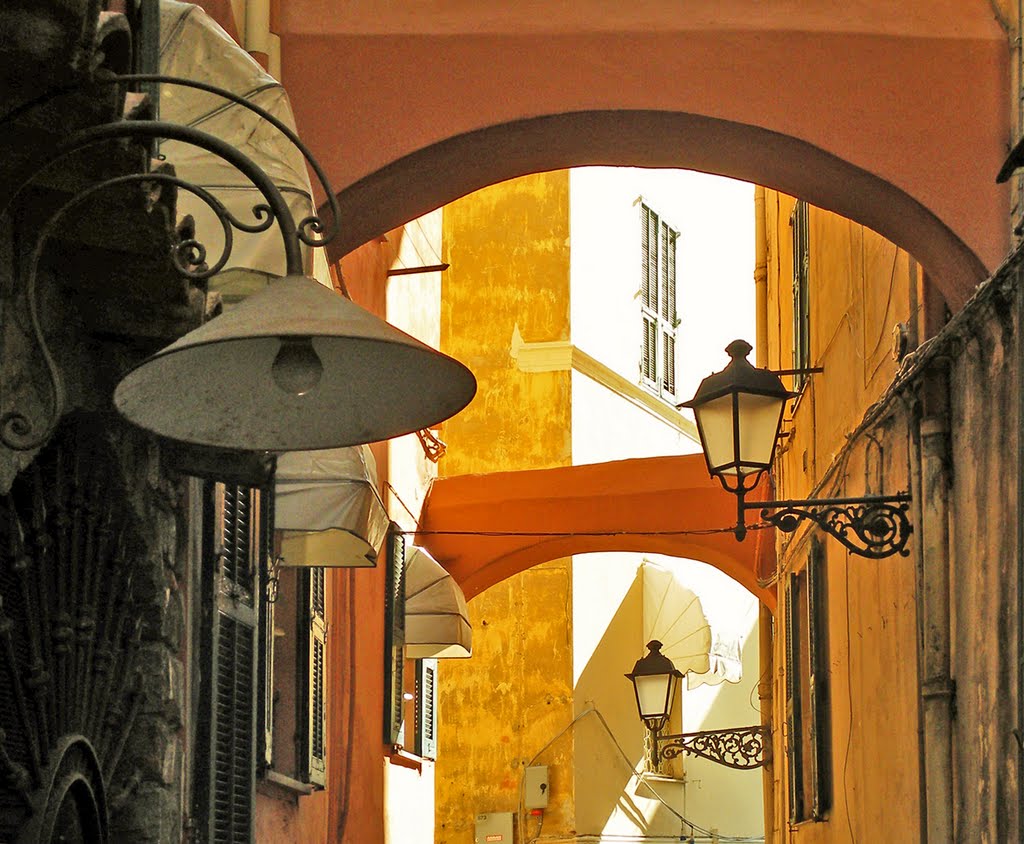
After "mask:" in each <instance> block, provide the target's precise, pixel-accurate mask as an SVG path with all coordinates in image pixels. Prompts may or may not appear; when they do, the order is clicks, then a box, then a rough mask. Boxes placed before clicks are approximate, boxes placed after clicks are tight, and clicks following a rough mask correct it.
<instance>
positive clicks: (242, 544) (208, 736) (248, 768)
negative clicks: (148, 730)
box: [196, 484, 260, 844]
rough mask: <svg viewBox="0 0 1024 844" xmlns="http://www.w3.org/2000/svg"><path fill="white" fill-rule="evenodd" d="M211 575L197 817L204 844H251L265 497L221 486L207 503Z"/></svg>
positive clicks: (206, 587) (206, 592)
mask: <svg viewBox="0 0 1024 844" xmlns="http://www.w3.org/2000/svg"><path fill="white" fill-rule="evenodd" d="M207 500H208V502H209V504H208V508H207V510H206V513H207V515H208V517H209V518H208V521H207V522H206V524H207V525H209V527H208V528H207V530H206V541H205V543H204V548H205V550H204V557H205V559H206V561H207V565H206V566H204V575H203V602H204V604H205V612H204V616H205V618H206V619H208V621H207V622H206V623H205V630H204V631H203V632H204V636H203V640H204V641H203V646H202V651H201V659H202V666H203V668H202V670H201V672H200V674H201V681H200V707H201V712H202V713H203V714H202V715H201V716H200V723H201V726H200V728H199V736H200V741H199V744H198V747H199V749H198V750H197V766H196V799H197V818H198V821H199V823H200V824H201V825H202V826H204V827H205V828H204V829H203V830H202V831H201V833H202V838H203V840H207V841H210V842H212V844H251V842H252V841H253V837H254V826H255V825H254V810H255V787H256V743H257V742H256V738H257V694H256V688H257V687H256V683H257V677H258V675H259V671H258V662H257V658H258V654H259V647H258V644H257V627H258V624H257V621H258V612H259V607H258V605H257V600H256V599H257V597H258V595H259V589H258V588H257V583H256V572H257V568H258V567H257V558H258V556H259V553H260V544H259V541H258V540H259V536H260V531H259V527H260V526H259V524H258V519H259V495H258V493H257V492H256V491H255V490H252V489H249V488H247V487H238V486H233V485H227V486H224V485H221V484H216V485H213V486H212V487H211V489H210V494H209V495H208V497H207Z"/></svg>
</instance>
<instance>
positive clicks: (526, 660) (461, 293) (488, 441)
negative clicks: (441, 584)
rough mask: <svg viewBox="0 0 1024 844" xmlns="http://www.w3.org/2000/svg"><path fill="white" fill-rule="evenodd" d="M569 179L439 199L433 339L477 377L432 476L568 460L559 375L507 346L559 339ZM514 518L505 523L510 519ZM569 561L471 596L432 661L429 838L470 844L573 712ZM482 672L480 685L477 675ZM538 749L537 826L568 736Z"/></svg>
mask: <svg viewBox="0 0 1024 844" xmlns="http://www.w3.org/2000/svg"><path fill="white" fill-rule="evenodd" d="M568 210H569V176H568V173H567V172H565V171H561V172H554V173H542V174H537V175H534V176H529V177H526V178H523V179H517V180H515V181H512V182H506V183H504V184H500V185H496V186H494V187H491V188H488V189H486V190H483V191H480V192H478V193H475V194H472V195H470V196H467V197H465V198H463V199H461V200H459V201H457V202H455V203H453V204H451V205H449V206H446V207H445V209H444V224H443V242H444V260H445V261H446V262H448V263H450V264H451V267H450V269H448V270H447V271H446V272H445V273H444V277H443V281H442V303H443V304H442V313H441V348H442V349H443V350H444V351H445V352H446V353H447V354H450V355H453V356H454V357H456V358H458V359H459V360H461V361H463V362H464V363H465V364H466V365H467V366H469V367H470V368H471V369H472V370H473V373H474V374H475V375H476V377H477V380H478V384H479V391H478V393H477V396H476V398H475V399H474V401H473V402H472V404H471V405H470V406H469V407H468V408H467V409H466V410H464V411H463V412H462V413H460V414H459V415H457V416H456V417H454V418H453V419H451V420H449V421H448V422H446V423H445V425H444V428H443V431H442V434H441V436H442V439H444V440H445V441H446V442H447V444H448V453H447V456H446V457H445V458H444V459H443V460H442V461H441V463H440V472H441V474H443V475H458V474H466V473H484V472H493V471H502V470H512V469H533V468H546V467H552V466H565V465H569V464H570V463H571V459H572V455H571V448H570V422H571V416H570V399H571V389H570V373H569V372H550V373H524V372H521V371H520V370H519V369H518V368H517V367H516V366H515V363H514V361H513V359H512V357H511V356H510V354H509V349H510V343H511V339H512V336H513V330H514V328H515V327H516V326H517V325H518V327H519V331H520V333H521V335H522V338H523V339H524V340H526V341H527V342H534V341H538V342H540V341H557V340H568V339H569V223H568V221H569V214H568ZM510 527H514V526H510ZM571 595H572V591H571V573H570V568H569V561H568V560H556V561H553V562H550V563H547V564H545V565H543V566H538V567H536V568H533V569H531V570H529V571H527V572H524V573H522V574H520V575H517V576H516V577H513V578H511V579H509V580H506V581H504V582H502V583H500V584H498V585H497V586H495V587H493V588H491V589H489V590H487V591H486V592H484V593H482V594H481V595H479V596H477V597H476V598H474V599H473V600H472V601H471V602H470V605H469V609H470V615H471V622H472V624H473V657H472V659H470V660H464V661H460V660H448V661H446V662H444V663H443V664H442V665H441V666H440V669H439V672H440V674H439V676H440V696H439V701H438V707H439V717H440V723H439V745H438V760H437V766H436V776H437V789H436V801H437V802H436V841H437V842H438V844H471V842H472V841H473V833H474V822H475V816H476V815H477V814H479V813H490V812H514V811H515V810H516V808H517V804H518V800H519V787H520V777H521V775H522V771H523V767H524V765H525V764H526V763H528V762H529V761H530V760H531V759H532V758H533V756H534V755H535V754H536V753H537V752H538V751H539V750H541V748H542V747H543V746H544V745H545V744H546V743H547V742H548V741H549V740H550V739H551V738H552V737H553V736H554V735H555V734H557V733H558V732H559V730H561V729H562V728H563V727H564V726H565V725H566V724H567V723H568V722H569V721H570V720H571V719H572V716H573V711H572V685H573V673H572V629H571V617H572V605H571ZM481 678H483V679H482V681H481ZM567 738H568V740H566V741H563V742H560V743H559V744H558V745H557V746H556V747H554V748H552V750H551V751H549V752H548V753H546V754H545V757H544V760H543V763H544V764H547V765H549V766H550V783H551V791H550V796H551V804H550V806H549V808H548V811H547V814H546V817H545V821H544V832H545V834H549V833H551V834H553V833H561V834H567V833H570V832H571V830H572V828H573V825H574V798H573V785H572V784H573V776H572V768H571V763H572V741H571V737H567Z"/></svg>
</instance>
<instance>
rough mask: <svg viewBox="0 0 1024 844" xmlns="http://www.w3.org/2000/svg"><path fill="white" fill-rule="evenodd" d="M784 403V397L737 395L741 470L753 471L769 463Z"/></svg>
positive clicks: (750, 394)
mask: <svg viewBox="0 0 1024 844" xmlns="http://www.w3.org/2000/svg"><path fill="white" fill-rule="evenodd" d="M785 404H786V400H785V398H779V397H778V396H759V395H754V394H752V393H740V394H739V411H740V462H741V463H742V464H743V466H744V467H748V466H749V467H751V468H753V469H755V470H756V469H758V468H764V467H767V466H768V465H769V464H770V463H771V460H772V454H773V452H774V451H775V440H776V438H777V437H778V435H779V424H780V423H781V421H782V409H783V407H785ZM740 471H741V472H743V469H741V470H740Z"/></svg>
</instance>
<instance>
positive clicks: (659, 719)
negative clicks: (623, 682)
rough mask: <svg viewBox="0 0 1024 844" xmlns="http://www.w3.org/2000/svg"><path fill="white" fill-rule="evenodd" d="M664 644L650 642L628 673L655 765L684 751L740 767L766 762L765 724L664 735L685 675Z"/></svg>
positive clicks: (766, 739)
mask: <svg viewBox="0 0 1024 844" xmlns="http://www.w3.org/2000/svg"><path fill="white" fill-rule="evenodd" d="M661 647H662V645H661V642H659V641H657V640H654V641H652V642H648V643H647V655H646V656H645V657H644V658H643V659H638V660H637V661H636V665H634V666H633V670H632V672H630V673H629V674H627V675H626V678H627V679H628V680H630V681H631V682H632V683H633V692H634V694H635V695H636V708H637V711H638V712H639V713H640V719H641V720H642V721H643V722H644V724H645V726H646V727H647V729H648V730H649V731H650V739H651V748H652V757H653V762H654V766H655V768H657V766H658V765H659V764H660V763H661V761H662V760H663V759H673V758H675V757H676V756H679V755H680V754H683V753H688V754H690V755H693V756H702V757H704V758H705V759H710V760H711V761H712V762H717V763H719V764H720V765H727V766H728V767H730V768H736V769H739V770H744V769H749V768H758V767H760V766H761V765H763V764H764V763H765V761H766V759H767V755H766V747H767V746H768V740H769V735H768V730H767V728H765V727H763V726H761V725H755V726H752V727H736V728H733V729H729V730H701V731H700V732H696V733H677V734H674V735H662V732H661V731H662V730H664V729H665V726H666V725H667V724H668V719H669V717H670V716H671V715H672V703H673V702H674V700H675V697H676V688H677V687H678V686H679V681H680V680H681V679H682V678H683V674H682V672H681V671H679V670H678V669H677V668H676V667H675V665H674V664H673V663H672V660H671V659H669V658H668V657H667V656H665V654H663V653H662V652H661Z"/></svg>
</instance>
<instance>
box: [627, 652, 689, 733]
mask: <svg viewBox="0 0 1024 844" xmlns="http://www.w3.org/2000/svg"><path fill="white" fill-rule="evenodd" d="M661 648H662V644H661V642H659V641H657V640H654V641H651V642H648V643H647V655H646V656H645V657H643V658H642V659H638V660H637V661H636V665H634V666H633V671H632V673H630V674H627V675H625V676H626V678H627V679H628V680H630V681H631V682H632V683H633V691H634V693H635V694H636V708H637V711H638V712H639V713H640V718H641V720H642V721H643V722H644V723H645V724H646V725H647V726H648V728H649V729H651V730H654V731H655V732H659V731H661V730H662V729H664V727H665V725H666V724H667V723H668V719H669V716H670V715H671V714H672V702H673V701H674V700H675V696H676V686H678V684H679V681H680V680H681V679H682V677H683V674H682V672H681V671H679V670H678V669H677V668H676V667H675V665H674V664H673V662H672V660H671V659H669V658H668V657H667V656H665V655H664V654H663V653H662V652H661Z"/></svg>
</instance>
